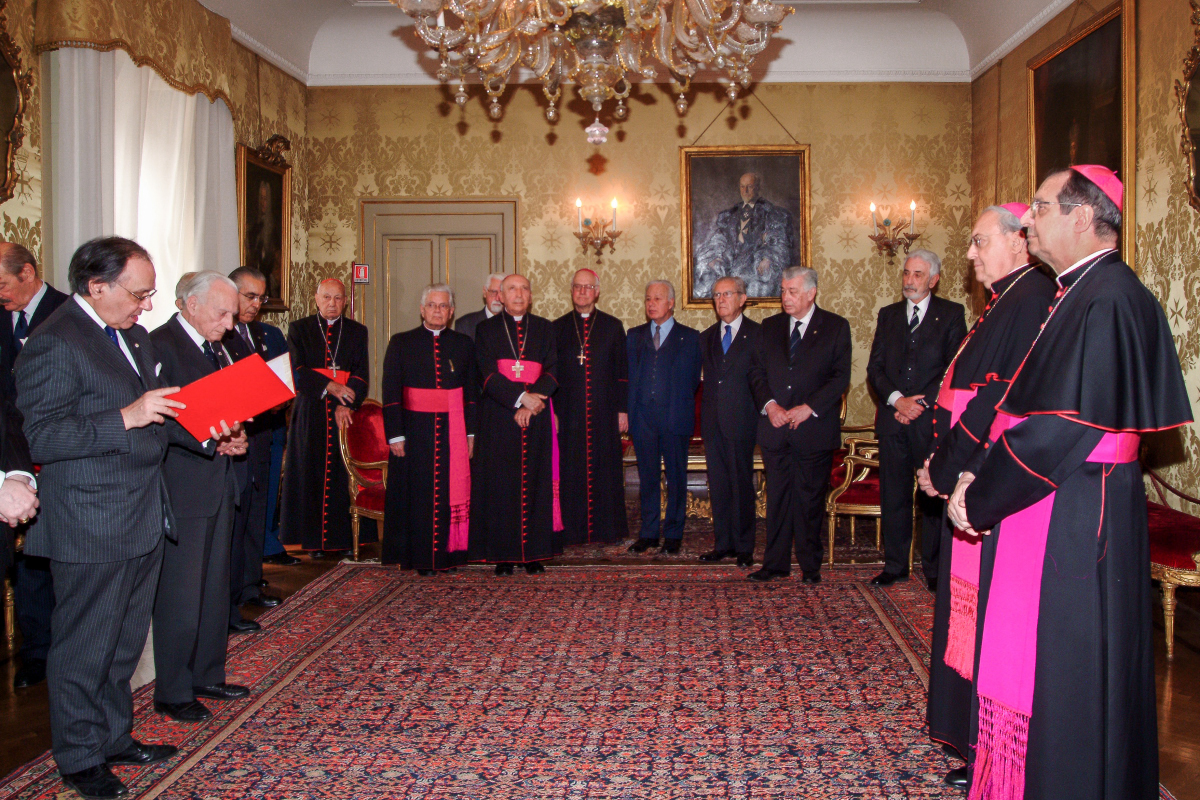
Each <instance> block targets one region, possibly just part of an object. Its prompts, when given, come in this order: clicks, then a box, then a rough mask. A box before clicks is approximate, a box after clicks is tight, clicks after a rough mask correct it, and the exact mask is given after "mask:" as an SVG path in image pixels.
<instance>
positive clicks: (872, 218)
mask: <svg viewBox="0 0 1200 800" xmlns="http://www.w3.org/2000/svg"><path fill="white" fill-rule="evenodd" d="M871 227H872V228H873V229H874V232H875V235H876V236H878V235H879V223H877V222H876V221H875V204H874V203H871Z"/></svg>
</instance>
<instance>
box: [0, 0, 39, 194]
mask: <svg viewBox="0 0 1200 800" xmlns="http://www.w3.org/2000/svg"><path fill="white" fill-rule="evenodd" d="M7 5H8V0H0V57H2V58H3V61H0V142H3V145H2V146H3V148H4V169H3V173H2V174H0V203H5V202H8V201H9V200H11V199H12V198H13V197H14V196H15V195H16V193H17V183H18V181H19V180H20V178H21V169H20V165H18V164H17V152H18V151H19V150H20V149H21V144H22V142H24V141H25V113H26V109H27V108H28V107H29V100H30V91H31V87H32V82H33V79H32V76H31V75H30V73H29V71H28V70H24V69H22V66H21V48H20V47H18V46H17V43H16V42H15V41H14V40H13V38H12V36H11V35H10V34H9V32H8V17H7V8H6V6H7Z"/></svg>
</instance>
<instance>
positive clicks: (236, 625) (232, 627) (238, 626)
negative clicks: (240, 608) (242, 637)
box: [229, 619, 262, 633]
mask: <svg viewBox="0 0 1200 800" xmlns="http://www.w3.org/2000/svg"><path fill="white" fill-rule="evenodd" d="M261 630H262V625H259V624H258V623H257V622H255V621H254V620H252V619H239V620H237V621H235V622H231V623H229V632H230V633H257V632H258V631H261Z"/></svg>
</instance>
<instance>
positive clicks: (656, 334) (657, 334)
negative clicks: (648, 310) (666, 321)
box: [654, 325, 662, 350]
mask: <svg viewBox="0 0 1200 800" xmlns="http://www.w3.org/2000/svg"><path fill="white" fill-rule="evenodd" d="M661 333H662V326H661V325H655V326H654V349H655V350H657V349H658V348H659V346H660V345H661V344H662V337H661V335H660V334H661Z"/></svg>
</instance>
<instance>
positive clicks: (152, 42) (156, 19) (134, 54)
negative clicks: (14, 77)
mask: <svg viewBox="0 0 1200 800" xmlns="http://www.w3.org/2000/svg"><path fill="white" fill-rule="evenodd" d="M232 42H233V40H232V34H231V32H230V29H229V20H227V19H225V18H224V17H222V16H220V15H218V14H214V13H213V12H211V11H209V10H208V9H206V8H205V7H204V6H202V5H200V3H198V2H196V0H40V2H39V3H38V4H37V16H36V18H35V23H34V49H35V50H36V51H37V52H38V53H43V52H46V51H47V50H57V49H59V48H61V47H88V48H91V49H93V50H103V51H108V50H116V49H121V50H124V51H125V52H127V53H129V56H130V58H132V59H133V61H134V63H135V64H137V65H138V66H149V67H151V68H153V69H154V71H155V72H157V73H158V74H159V76H161V77H162V79H163V80H165V81H166V82H167V83H169V84H170V85H171V86H174V87H175V88H176V89H179V90H180V91H183V92H187V93H188V94H197V93H202V94H204V95H205V96H206V97H208V99H209V100H210V101H215V100H216V99H217V98H221V99H222V100H224V101H225V103H226V105H228V106H229V107H230V108H231V109H232V108H233V104H232V103H230V101H229V75H230V72H231V70H232V63H233V62H232V54H231V50H232Z"/></svg>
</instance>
